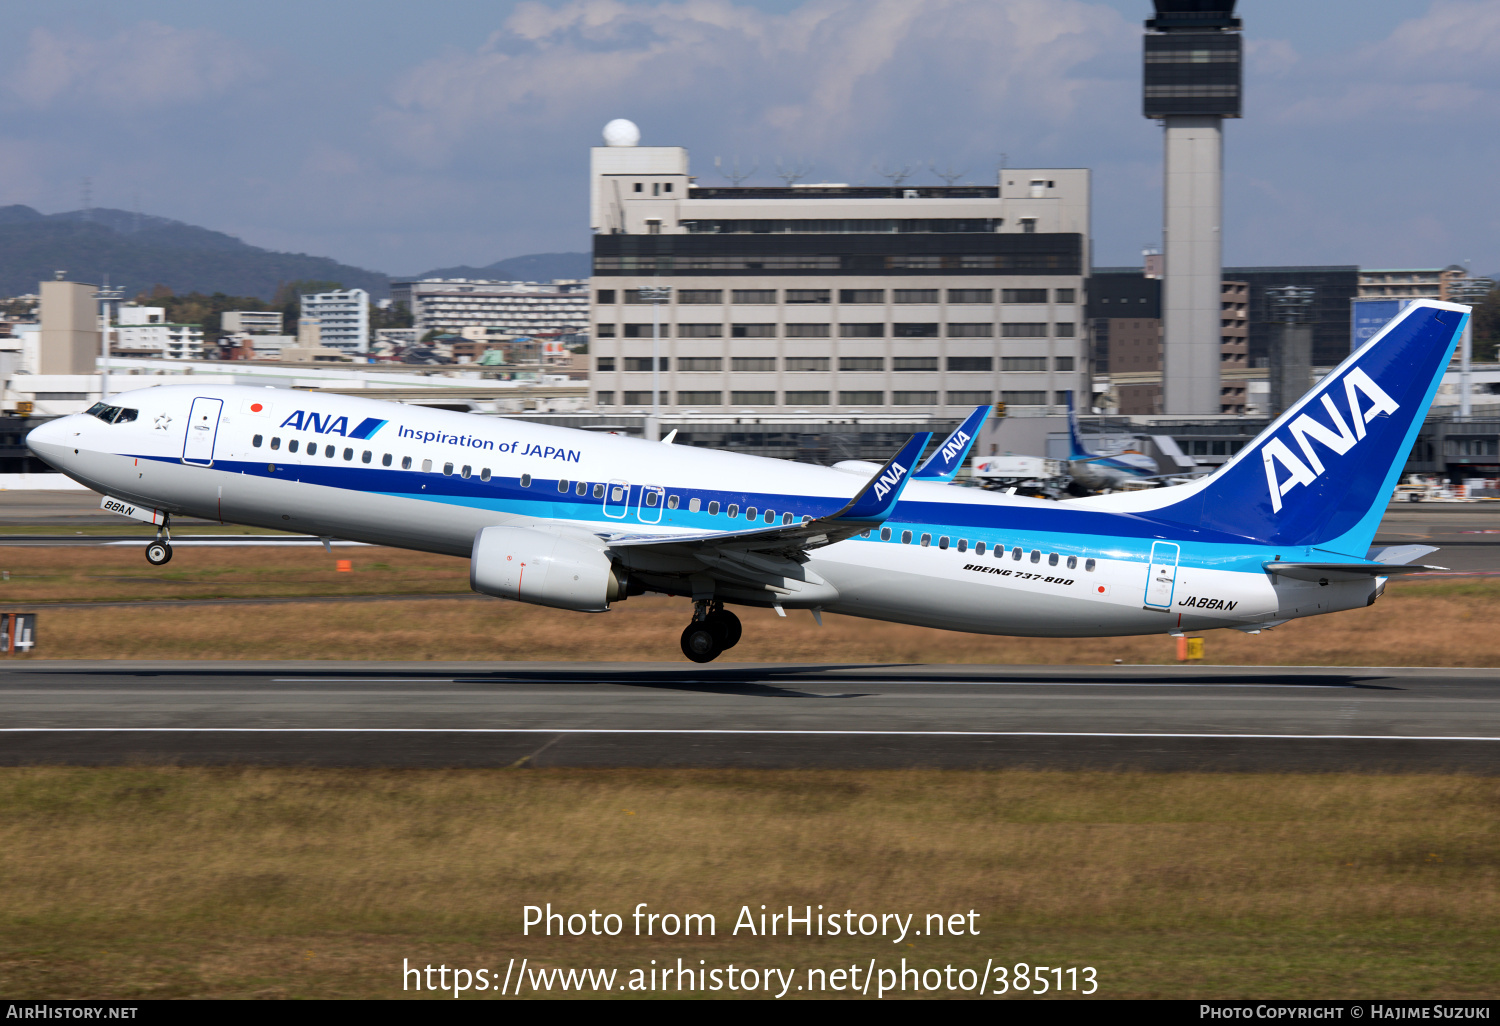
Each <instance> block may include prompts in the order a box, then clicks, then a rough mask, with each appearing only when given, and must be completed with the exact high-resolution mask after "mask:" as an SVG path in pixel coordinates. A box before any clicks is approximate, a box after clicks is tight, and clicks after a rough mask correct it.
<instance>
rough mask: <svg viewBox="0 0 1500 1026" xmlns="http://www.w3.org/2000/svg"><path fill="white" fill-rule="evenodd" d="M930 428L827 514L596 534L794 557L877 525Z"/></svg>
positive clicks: (630, 545) (680, 551) (657, 548)
mask: <svg viewBox="0 0 1500 1026" xmlns="http://www.w3.org/2000/svg"><path fill="white" fill-rule="evenodd" d="M931 438H932V433H931V432H929V431H924V432H921V433H918V434H915V435H912V436H911V438H910V439H909V440H908V441H907V443H906V444H905V445H903V446H902V447H901V449H900V451H899V452H897V453H896V455H894V456H892V457H891V458H890V459H889V460H887V461H886V463H885V465H884V466H882V467H881V468H880V470H879V471H878V472H877V473H875V474H874V475H873V476H871V478H870V479H869V480H868V481H866V482H865V485H864V487H863V488H861V489H860V490H859V491H858V492H857V493H855V496H854V498H852V499H850V500H849V501H848V502H847V503H845V504H844V506H843V507H842V508H841V509H839V510H838V511H837V512H835V513H831V514H829V515H827V516H822V517H816V518H806V517H804V518H803V519H801V520H799V521H797V522H796V523H791V524H776V525H767V526H765V527H753V528H751V527H747V528H744V529H741V530H737V531H696V532H687V531H684V532H682V533H680V534H644V533H639V532H621V533H619V534H607V535H601V537H602V538H603V539H604V541H605V542H606V543H607V544H608V545H609V547H610V548H612V549H635V550H637V551H639V550H641V549H646V550H649V551H651V552H657V553H667V554H673V555H696V554H697V553H699V552H704V551H708V550H714V549H717V550H725V549H728V550H731V551H736V550H737V551H741V552H764V553H777V554H780V555H785V556H788V557H790V558H793V559H795V558H796V556H797V554H800V553H801V552H803V551H805V550H807V549H815V548H821V547H822V546H824V545H831V544H833V543H834V542H836V541H843V540H844V539H845V538H852V537H853V536H854V535H856V534H859V533H860V532H862V531H868V530H869V529H870V528H872V527H877V526H879V525H880V524H881V523H882V522H883V521H884V520H885V519H886V518H887V517H888V516H890V514H891V511H892V510H893V509H895V508H896V502H897V501H898V500H899V499H900V498H901V493H902V492H903V491H905V489H906V484H907V482H908V481H910V480H911V478H912V472H911V468H912V467H913V465H915V463H916V461H917V458H918V457H920V456H921V455H922V450H923V449H925V448H926V447H927V442H928V441H929V440H930V439H931Z"/></svg>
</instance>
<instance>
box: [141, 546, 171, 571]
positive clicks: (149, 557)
mask: <svg viewBox="0 0 1500 1026" xmlns="http://www.w3.org/2000/svg"><path fill="white" fill-rule="evenodd" d="M146 562H148V563H150V564H151V565H152V566H163V565H165V564H167V563H170V562H172V546H170V545H168V544H167V543H166V542H152V543H151V544H150V545H147V546H146Z"/></svg>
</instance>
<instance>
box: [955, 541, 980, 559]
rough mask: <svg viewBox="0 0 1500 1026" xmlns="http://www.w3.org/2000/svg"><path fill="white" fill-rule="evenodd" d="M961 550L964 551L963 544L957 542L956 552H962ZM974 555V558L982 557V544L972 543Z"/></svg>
mask: <svg viewBox="0 0 1500 1026" xmlns="http://www.w3.org/2000/svg"><path fill="white" fill-rule="evenodd" d="M963 550H964V543H963V542H959V543H958V551H960V552H962V551H963ZM974 555H976V556H982V555H984V542H975V543H974Z"/></svg>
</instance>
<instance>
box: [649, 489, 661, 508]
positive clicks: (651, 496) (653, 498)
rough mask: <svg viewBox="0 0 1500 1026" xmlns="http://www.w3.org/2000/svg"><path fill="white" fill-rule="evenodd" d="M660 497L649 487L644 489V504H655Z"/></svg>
mask: <svg viewBox="0 0 1500 1026" xmlns="http://www.w3.org/2000/svg"><path fill="white" fill-rule="evenodd" d="M660 499H661V496H660V495H658V494H657V493H656V492H654V491H651V490H649V489H648V490H647V491H646V505H648V506H655V505H656V504H657V502H659V501H660Z"/></svg>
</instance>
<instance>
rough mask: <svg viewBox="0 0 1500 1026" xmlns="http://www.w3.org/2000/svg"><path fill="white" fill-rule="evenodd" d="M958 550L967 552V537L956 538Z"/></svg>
mask: <svg viewBox="0 0 1500 1026" xmlns="http://www.w3.org/2000/svg"><path fill="white" fill-rule="evenodd" d="M958 551H959V552H968V551H969V539H967V538H960V539H959V540H958Z"/></svg>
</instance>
